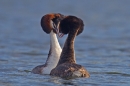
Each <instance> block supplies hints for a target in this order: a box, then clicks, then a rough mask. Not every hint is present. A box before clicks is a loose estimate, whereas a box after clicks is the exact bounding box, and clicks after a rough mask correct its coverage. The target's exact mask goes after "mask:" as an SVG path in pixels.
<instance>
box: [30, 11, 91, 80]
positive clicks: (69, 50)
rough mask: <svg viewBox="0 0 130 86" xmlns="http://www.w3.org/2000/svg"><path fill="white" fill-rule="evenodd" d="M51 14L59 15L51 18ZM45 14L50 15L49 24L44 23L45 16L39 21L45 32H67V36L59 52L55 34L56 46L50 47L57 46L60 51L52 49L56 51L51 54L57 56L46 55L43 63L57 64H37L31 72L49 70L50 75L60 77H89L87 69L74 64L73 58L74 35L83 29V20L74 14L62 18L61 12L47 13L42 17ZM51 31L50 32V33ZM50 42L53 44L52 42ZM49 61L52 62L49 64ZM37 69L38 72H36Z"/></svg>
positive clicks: (41, 72) (42, 72)
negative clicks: (51, 23)
mask: <svg viewBox="0 0 130 86" xmlns="http://www.w3.org/2000/svg"><path fill="white" fill-rule="evenodd" d="M50 15H51V16H50ZM52 15H53V16H56V15H59V16H58V17H53V18H52ZM46 16H48V17H50V18H49V19H47V20H48V23H49V24H46V21H47V20H46V18H45V19H44V18H42V19H43V21H44V22H43V23H41V25H42V28H43V30H44V31H45V32H46V33H48V32H51V33H53V34H55V32H53V31H56V33H57V34H60V33H62V34H68V37H67V39H66V41H65V44H64V47H63V50H62V52H61V48H60V45H59V43H58V40H57V38H56V36H55V40H57V42H56V43H57V46H56V47H52V48H57V50H58V49H60V51H59V52H58V51H55V50H54V51H53V52H57V53H53V54H57V55H56V56H57V57H56V56H55V55H54V56H55V57H54V56H52V57H51V56H48V59H47V61H46V63H45V65H46V64H48V63H50V65H53V64H54V63H55V64H57V63H58V64H57V65H54V66H55V67H54V66H53V67H52V66H51V67H49V66H47V65H46V66H45V65H41V66H37V67H36V68H34V69H33V70H32V72H33V73H40V74H47V73H46V72H44V71H46V70H49V71H50V72H49V71H47V72H48V73H50V75H52V76H58V77H61V78H64V79H71V78H77V77H86V78H88V77H90V75H89V73H88V72H87V70H86V69H85V68H84V67H82V66H81V65H79V64H76V60H75V52H74V41H75V37H76V36H77V35H79V34H80V33H82V31H83V27H84V24H83V21H82V20H81V19H79V18H77V17H75V16H66V17H65V16H64V18H63V15H61V14H48V15H45V16H44V17H46ZM50 21H53V28H52V26H50ZM46 25H47V26H46ZM58 26H59V28H58ZM50 28H51V29H50ZM48 30H51V31H48ZM51 33H50V35H51ZM51 40H52V39H51ZM51 42H52V41H51ZM51 44H52V45H53V42H52V43H51ZM52 48H51V49H52ZM60 53H61V54H60ZM58 56H59V57H58ZM54 58H57V59H56V61H55V62H54V60H53V61H52V59H54ZM50 59H51V60H50ZM58 60H59V61H58ZM51 61H52V63H53V64H51ZM49 68H50V69H49ZM51 68H52V69H51ZM38 70H39V71H40V72H37V71H38Z"/></svg>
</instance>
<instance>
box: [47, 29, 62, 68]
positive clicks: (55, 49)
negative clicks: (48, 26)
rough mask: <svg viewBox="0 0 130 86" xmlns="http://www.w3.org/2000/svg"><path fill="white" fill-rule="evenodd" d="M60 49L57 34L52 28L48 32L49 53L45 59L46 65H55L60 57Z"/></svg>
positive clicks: (51, 66)
mask: <svg viewBox="0 0 130 86" xmlns="http://www.w3.org/2000/svg"><path fill="white" fill-rule="evenodd" d="M61 51H62V49H61V47H60V44H59V42H58V39H57V36H56V34H55V33H54V32H53V30H52V31H51V33H50V55H49V56H48V59H47V61H46V64H47V67H49V68H50V69H51V68H55V67H56V65H57V63H58V61H59V58H60V54H61Z"/></svg>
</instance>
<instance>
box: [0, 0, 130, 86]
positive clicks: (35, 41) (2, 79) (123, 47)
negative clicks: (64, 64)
mask: <svg viewBox="0 0 130 86" xmlns="http://www.w3.org/2000/svg"><path fill="white" fill-rule="evenodd" d="M47 13H62V14H65V15H75V16H77V17H80V18H81V19H83V21H84V24H85V27H84V32H83V33H82V34H80V35H79V36H77V37H76V41H75V52H76V60H77V63H78V64H81V65H83V66H84V67H85V68H87V70H88V71H89V72H90V75H91V77H90V78H88V79H86V78H77V79H71V80H63V79H61V78H57V77H52V76H49V75H38V74H32V73H31V72H30V71H31V70H32V69H33V68H34V67H35V66H37V65H40V64H44V63H45V61H46V58H47V55H48V52H49V47H50V46H49V43H50V38H49V35H48V34H46V33H44V32H43V31H42V29H41V26H40V19H41V17H42V16H43V15H45V14H47ZM58 39H59V42H60V44H61V46H63V44H64V41H65V39H66V36H65V37H63V38H58ZM64 85H67V86H73V85H74V86H130V0H64V1H63V0H0V86H64Z"/></svg>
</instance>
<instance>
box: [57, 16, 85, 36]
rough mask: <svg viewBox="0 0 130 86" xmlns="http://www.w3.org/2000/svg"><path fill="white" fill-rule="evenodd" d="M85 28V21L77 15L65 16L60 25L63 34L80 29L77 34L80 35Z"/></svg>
mask: <svg viewBox="0 0 130 86" xmlns="http://www.w3.org/2000/svg"><path fill="white" fill-rule="evenodd" d="M83 29H84V23H83V21H82V20H81V19H79V18H77V17H75V16H67V17H65V18H64V19H63V20H62V21H61V22H60V25H59V32H60V33H62V34H68V33H69V32H70V31H74V30H78V32H77V35H79V34H80V33H82V32H83Z"/></svg>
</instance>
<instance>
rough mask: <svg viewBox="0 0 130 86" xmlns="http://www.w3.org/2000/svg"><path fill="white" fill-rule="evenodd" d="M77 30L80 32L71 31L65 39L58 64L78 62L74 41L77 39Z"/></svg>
mask: <svg viewBox="0 0 130 86" xmlns="http://www.w3.org/2000/svg"><path fill="white" fill-rule="evenodd" d="M77 32H78V31H77V30H74V31H70V32H69V34H68V37H67V39H66V41H65V44H64V47H63V50H62V53H61V56H60V60H59V62H58V65H60V64H62V63H66V62H68V63H76V60H75V51H74V41H75V37H76V35H77Z"/></svg>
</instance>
